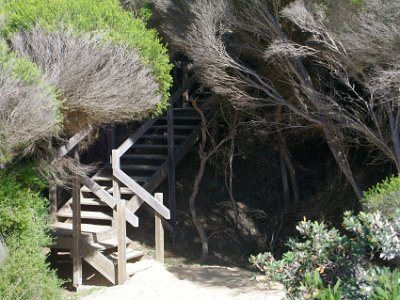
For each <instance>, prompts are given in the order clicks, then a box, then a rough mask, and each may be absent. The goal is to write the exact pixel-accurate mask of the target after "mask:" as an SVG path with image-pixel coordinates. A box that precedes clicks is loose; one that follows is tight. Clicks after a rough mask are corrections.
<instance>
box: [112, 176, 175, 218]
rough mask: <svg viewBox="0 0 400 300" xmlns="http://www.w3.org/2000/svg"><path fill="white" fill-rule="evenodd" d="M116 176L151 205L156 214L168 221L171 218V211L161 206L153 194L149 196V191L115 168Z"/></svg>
mask: <svg viewBox="0 0 400 300" xmlns="http://www.w3.org/2000/svg"><path fill="white" fill-rule="evenodd" d="M114 176H115V177H116V178H118V179H119V180H120V181H121V182H122V183H123V184H124V185H126V186H127V187H128V188H129V189H131V190H132V191H133V192H134V193H135V194H136V195H137V196H138V197H139V198H141V199H142V200H144V202H146V203H147V204H148V205H150V206H151V207H152V208H153V209H154V210H155V211H156V212H158V213H159V214H160V215H162V216H163V217H164V218H166V219H169V218H170V212H169V209H168V208H166V207H165V206H164V205H162V204H160V203H159V202H158V201H157V200H156V199H155V198H154V197H153V196H152V195H151V194H149V192H148V191H146V190H145V189H144V188H142V187H141V186H140V185H139V184H138V183H137V182H135V181H134V180H133V179H132V178H130V177H129V176H128V175H126V174H125V173H124V172H123V171H122V170H120V169H117V168H115V169H114Z"/></svg>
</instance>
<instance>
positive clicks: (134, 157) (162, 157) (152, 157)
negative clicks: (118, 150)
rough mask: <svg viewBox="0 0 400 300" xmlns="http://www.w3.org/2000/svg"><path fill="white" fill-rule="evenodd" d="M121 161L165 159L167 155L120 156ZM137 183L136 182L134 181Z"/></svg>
mask: <svg viewBox="0 0 400 300" xmlns="http://www.w3.org/2000/svg"><path fill="white" fill-rule="evenodd" d="M122 158H123V159H149V160H151V159H160V160H161V159H162V160H164V159H167V158H168V156H167V155H162V154H146V153H143V154H124V156H122ZM136 181H137V180H136Z"/></svg>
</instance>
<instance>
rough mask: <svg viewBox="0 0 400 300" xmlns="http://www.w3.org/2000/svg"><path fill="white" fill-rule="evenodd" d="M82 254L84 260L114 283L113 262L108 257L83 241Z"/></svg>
mask: <svg viewBox="0 0 400 300" xmlns="http://www.w3.org/2000/svg"><path fill="white" fill-rule="evenodd" d="M82 255H83V259H84V260H85V261H87V262H88V263H89V264H90V265H91V266H92V267H93V268H95V269H96V270H97V271H99V272H100V273H101V274H102V275H103V276H104V277H105V278H107V279H108V280H109V281H110V282H111V283H113V284H115V283H116V282H115V268H114V263H113V262H112V261H111V260H110V259H108V258H107V257H106V256H105V255H103V254H102V253H100V252H99V251H98V250H97V249H94V248H93V247H92V246H91V245H90V244H89V243H87V242H85V241H84V242H83V243H82Z"/></svg>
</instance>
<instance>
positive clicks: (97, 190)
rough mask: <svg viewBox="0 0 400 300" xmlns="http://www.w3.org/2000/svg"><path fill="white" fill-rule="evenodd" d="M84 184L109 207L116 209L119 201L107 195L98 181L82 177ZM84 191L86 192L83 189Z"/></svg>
mask: <svg viewBox="0 0 400 300" xmlns="http://www.w3.org/2000/svg"><path fill="white" fill-rule="evenodd" d="M82 182H83V184H84V185H85V186H86V187H87V188H88V189H89V190H90V192H92V193H93V194H95V195H96V196H97V197H99V198H100V199H101V200H102V201H104V202H105V203H106V204H107V205H108V206H109V207H111V208H114V207H115V206H116V205H117V201H116V200H115V199H114V197H113V196H111V195H110V194H109V193H107V192H106V191H105V190H104V189H103V188H102V187H101V186H100V185H99V184H98V183H97V182H96V181H94V180H93V179H91V178H89V177H87V176H84V177H82ZM82 191H85V190H84V189H82Z"/></svg>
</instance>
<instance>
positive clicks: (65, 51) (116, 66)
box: [11, 28, 161, 133]
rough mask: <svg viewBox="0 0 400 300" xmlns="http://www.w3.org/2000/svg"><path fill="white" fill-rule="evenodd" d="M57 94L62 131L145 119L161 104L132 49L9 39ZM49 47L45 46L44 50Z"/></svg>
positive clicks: (67, 35) (44, 35) (50, 37)
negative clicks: (42, 74)
mask: <svg viewBox="0 0 400 300" xmlns="http://www.w3.org/2000/svg"><path fill="white" fill-rule="evenodd" d="M11 43H12V47H13V49H14V50H15V51H16V52H17V53H18V54H20V55H23V56H24V57H29V58H30V59H32V61H33V62H34V63H36V64H37V65H38V66H39V67H40V69H41V70H42V71H43V73H44V75H45V77H46V79H47V81H48V82H49V83H50V84H52V85H53V86H55V87H57V89H58V90H59V91H60V94H61V99H63V106H64V108H65V109H64V131H68V133H75V132H79V131H80V130H82V129H83V128H86V127H87V126H88V125H89V124H90V125H92V126H96V125H102V124H109V123H113V122H129V121H131V120H132V119H134V118H136V119H141V118H143V117H146V116H147V115H148V112H149V110H151V109H154V107H157V105H158V104H159V103H160V102H161V96H160V95H158V94H157V89H158V87H159V85H158V84H157V82H156V80H155V79H154V78H153V76H152V75H151V70H150V69H149V68H148V67H146V66H144V65H143V63H142V62H141V59H140V57H139V55H138V53H137V51H136V50H135V49H130V48H129V47H127V46H125V45H118V46H116V45H112V44H110V43H109V42H107V43H106V42H104V41H102V34H92V35H91V36H89V35H88V34H87V33H81V34H77V33H72V32H62V31H56V32H46V31H44V30H42V29H40V28H35V29H33V30H32V31H30V32H21V33H18V34H16V35H15V36H14V37H13V38H12V41H11ZM49 45H51V46H49Z"/></svg>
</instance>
